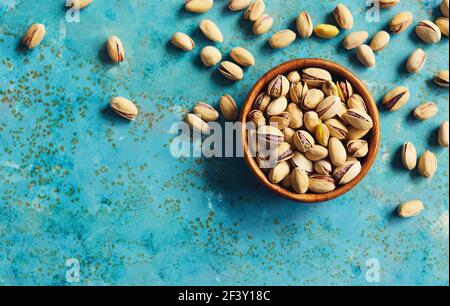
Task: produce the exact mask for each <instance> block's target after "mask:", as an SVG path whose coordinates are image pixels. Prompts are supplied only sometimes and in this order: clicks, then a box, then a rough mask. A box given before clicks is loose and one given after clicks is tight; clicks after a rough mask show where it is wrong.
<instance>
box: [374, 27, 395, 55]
mask: <svg viewBox="0 0 450 306" xmlns="http://www.w3.org/2000/svg"><path fill="white" fill-rule="evenodd" d="M390 41H391V35H389V33H388V32H386V31H379V32H378V33H376V34H375V35H374V36H373V38H372V41H371V42H370V47H371V48H372V50H373V51H375V52H377V51H381V50H384V49H385V48H386V47H387V46H388V45H389V42H390Z"/></svg>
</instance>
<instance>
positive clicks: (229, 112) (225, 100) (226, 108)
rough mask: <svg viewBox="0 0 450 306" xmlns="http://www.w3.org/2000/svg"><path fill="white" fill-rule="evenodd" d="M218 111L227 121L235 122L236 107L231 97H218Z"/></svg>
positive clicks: (237, 113)
mask: <svg viewBox="0 0 450 306" xmlns="http://www.w3.org/2000/svg"><path fill="white" fill-rule="evenodd" d="M219 106H220V110H221V112H222V115H223V116H224V117H225V119H226V120H228V121H235V120H236V119H237V117H238V115H239V111H238V107H237V105H236V102H235V101H234V99H233V97H232V96H230V95H223V96H222V97H220V103H219Z"/></svg>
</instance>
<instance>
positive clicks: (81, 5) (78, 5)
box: [66, 0, 94, 9]
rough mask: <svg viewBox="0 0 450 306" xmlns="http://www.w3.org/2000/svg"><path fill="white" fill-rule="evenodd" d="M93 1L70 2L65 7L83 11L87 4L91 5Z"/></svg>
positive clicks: (74, 0)
mask: <svg viewBox="0 0 450 306" xmlns="http://www.w3.org/2000/svg"><path fill="white" fill-rule="evenodd" d="M93 1H94V0H70V2H68V3H67V5H66V6H68V7H71V8H75V9H84V8H85V7H87V6H88V5H89V4H91V3H92V2H93Z"/></svg>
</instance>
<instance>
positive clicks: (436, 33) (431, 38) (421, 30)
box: [416, 20, 442, 44]
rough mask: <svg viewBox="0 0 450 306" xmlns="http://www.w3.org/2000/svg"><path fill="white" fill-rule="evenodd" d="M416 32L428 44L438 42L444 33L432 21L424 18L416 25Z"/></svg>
mask: <svg viewBox="0 0 450 306" xmlns="http://www.w3.org/2000/svg"><path fill="white" fill-rule="evenodd" d="M416 34H417V36H419V38H420V39H421V40H422V41H423V42H425V43H427V44H436V43H438V42H440V41H441V38H442V33H441V30H440V29H439V27H438V26H437V25H435V24H434V23H433V22H432V21H429V20H422V21H421V22H419V24H418V25H417V26H416Z"/></svg>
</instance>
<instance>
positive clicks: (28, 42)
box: [22, 23, 46, 50]
mask: <svg viewBox="0 0 450 306" xmlns="http://www.w3.org/2000/svg"><path fill="white" fill-rule="evenodd" d="M45 33H46V30H45V26H44V25H43V24H40V23H35V24H32V25H31V26H30V27H29V28H28V30H27V31H26V32H25V35H24V36H23V38H22V44H23V45H24V46H25V47H27V48H28V49H30V50H31V49H34V48H36V47H37V46H38V45H39V44H40V43H41V42H42V40H43V39H44V37H45Z"/></svg>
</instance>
